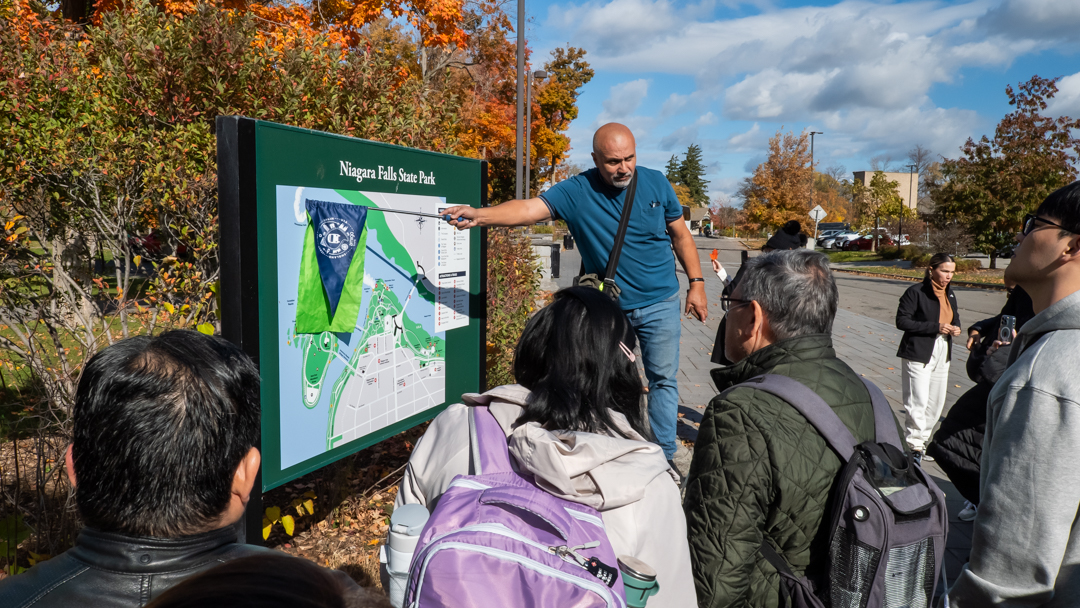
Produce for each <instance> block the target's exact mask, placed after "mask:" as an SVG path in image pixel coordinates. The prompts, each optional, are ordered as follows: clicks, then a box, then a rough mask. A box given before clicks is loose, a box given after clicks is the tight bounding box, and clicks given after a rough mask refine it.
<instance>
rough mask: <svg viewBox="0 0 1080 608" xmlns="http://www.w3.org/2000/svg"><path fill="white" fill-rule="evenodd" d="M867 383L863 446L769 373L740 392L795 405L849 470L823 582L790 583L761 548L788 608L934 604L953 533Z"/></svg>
mask: <svg viewBox="0 0 1080 608" xmlns="http://www.w3.org/2000/svg"><path fill="white" fill-rule="evenodd" d="M863 383H864V384H866V388H867V390H869V391H870V399H871V403H872V404H873V408H874V427H875V434H876V437H875V441H868V442H866V443H861V444H857V443H856V441H855V437H854V436H852V434H851V431H850V430H849V429H848V428H847V426H846V425H845V424H844V423H843V421H841V420H840V418H839V417H837V415H836V413H835V412H833V410H832V408H831V407H829V405H828V404H827V403H825V401H824V400H823V399H822V398H821V397H820V396H818V394H817V393H815V392H814V391H813V390H811V389H810V388H808V387H807V386H806V385H804V384H802V383H801V382H798V381H797V380H793V379H791V378H788V377H787V376H777V375H771V374H769V375H764V376H758V377H756V378H753V379H751V380H749V381H747V382H744V383H742V384H740V385H738V386H742V387H748V386H749V387H753V388H754V389H756V390H762V391H766V392H769V393H772V394H773V395H776V396H777V397H780V398H781V399H783V400H784V401H786V402H788V403H789V404H791V406H792V407H794V408H795V409H796V410H798V411H799V413H801V414H802V415H803V416H804V417H805V418H806V419H807V421H809V422H810V424H811V425H813V426H814V428H815V429H817V431H818V433H819V434H820V435H821V437H822V438H823V439H825V442H826V443H828V444H829V447H831V448H832V449H833V450H834V451H835V452H836V453H837V455H839V456H840V460H841V461H842V462H844V463H846V464H845V465H844V467H843V468H842V469H840V474H839V476H838V477H837V478H836V483H835V485H834V486H833V490H832V496H831V498H830V501H829V502H828V503H827V504H828V505H831V506H830V510H829V512H827V513H826V517H827V518H828V519H825V520H823V523H824V524H826V525H828V526H829V528H828V529H829V539H830V543H829V558H828V559H829V561H828V568H827V580H821V581H813V582H812V581H810V580H808V579H807V578H806V577H800V576H796V575H795V574H794V573H793V572H792V571H791V568H790V566H788V564H787V562H786V561H784V559H783V557H781V556H780V555H779V553H778V552H777V551H776V549H775V548H774V547H773V546H772V544H770V542H769V540H768V539H765V540H763V541H762V543H761V548H760V551H761V554H762V556H763V557H764V558H765V559H766V560H767V561H768V562H769V563H770V564H772V566H773V567H774V568H776V571H777V572H778V573H779V574H780V577H781V580H782V582H781V596H782V599H785V600H786V605H788V606H793V607H795V608H824V607H825V606H830V607H831V608H866V607H867V606H872V607H874V608H877V607H879V606H880V607H883V608H929V606H931V603H932V601H933V598H934V590H935V586H936V583H937V578H938V575H939V573H940V571H941V563H942V559H943V558H944V556H945V537H946V536H947V534H948V527H949V521H948V512H947V511H946V509H945V494H943V493H942V491H941V490H940V489H939V488H938V487H937V484H935V483H934V481H933V480H932V479H931V478H930V476H929V475H927V474H926V473H925V472H924V471H923V470H922V468H920V467H919V465H918V464H916V463H915V461H914V460H913V459H912V456H911V454H909V453H906V452H905V451H904V449H903V443H901V441H900V435H899V433H897V429H896V420H895V418H894V417H893V413H892V410H891V409H890V408H889V404H888V402H887V401H886V399H885V395H883V394H882V393H881V390H880V389H878V387H876V386H874V384H873V383H871V382H869V381H867V380H863ZM734 388H735V387H732V389H734ZM732 389H728V390H732ZM725 392H726V391H725ZM815 583H817V584H815Z"/></svg>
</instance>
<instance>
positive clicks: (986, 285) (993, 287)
mask: <svg viewBox="0 0 1080 608" xmlns="http://www.w3.org/2000/svg"><path fill="white" fill-rule="evenodd" d="M829 269H830V270H832V271H833V272H848V273H851V274H860V275H862V276H864V277H878V278H881V279H895V280H897V281H910V282H912V283H919V282H921V281H922V279H920V278H917V277H906V276H903V275H899V274H882V273H880V272H865V271H862V270H852V269H850V268H837V267H836V266H830V267H829ZM949 284H950V285H959V286H961V287H974V288H977V289H989V290H993V291H1008V288H1006V287H1005V286H1004V285H992V284H989V283H973V282H971V281H950V282H949Z"/></svg>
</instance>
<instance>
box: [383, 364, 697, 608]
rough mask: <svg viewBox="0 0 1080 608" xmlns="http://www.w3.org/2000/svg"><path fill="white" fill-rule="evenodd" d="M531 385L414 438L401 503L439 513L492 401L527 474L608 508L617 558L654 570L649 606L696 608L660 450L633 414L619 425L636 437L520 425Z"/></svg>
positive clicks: (460, 412) (473, 397) (681, 521)
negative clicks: (635, 424) (479, 414)
mask: <svg viewBox="0 0 1080 608" xmlns="http://www.w3.org/2000/svg"><path fill="white" fill-rule="evenodd" d="M528 396H529V391H528V390H527V389H525V388H524V387H522V386H519V385H510V386H500V387H497V388H494V389H492V390H490V391H488V392H486V393H484V394H483V395H477V394H469V395H464V396H463V397H462V400H463V401H464V402H465V403H457V404H454V405H451V406H450V407H448V408H447V409H446V411H444V412H443V413H441V414H439V415H438V416H437V417H436V418H435V420H434V421H432V423H431V426H429V427H428V430H427V432H425V433H424V436H423V437H421V438H420V440H419V441H418V442H417V443H416V447H415V448H414V449H413V453H412V456H411V457H410V458H409V464H408V466H407V467H406V468H405V477H404V479H402V480H401V486H400V487H399V491H398V496H397V504H396V505H395V506H400V505H402V504H408V503H419V504H422V505H425V506H427V507H428V508H429V509H433V508H434V505H435V503H436V502H437V501H438V499H439V497H440V496H442V494H443V492H445V491H446V488H447V487H449V486H450V482H451V481H452V480H453V479H454V477H455V476H457V475H468V474H469V412H468V407H469V405H487V406H488V407H489V409H490V410H491V413H492V414H493V415H494V416H495V419H496V420H498V421H499V424H500V425H501V426H502V427H503V430H504V431H506V434H507V437H508V440H509V446H510V454H511V456H513V458H514V461H515V462H516V463H517V465H518V466H519V467H520V471H521V472H522V473H526V474H529V475H533V476H534V478H535V481H536V482H537V484H538V485H540V486H541V487H542V488H544V489H545V490H547V491H548V492H551V493H552V494H554V495H556V496H559V497H561V498H564V499H566V500H569V501H573V502H576V503H580V504H586V505H589V506H591V507H593V508H595V509H596V510H598V511H600V514H601V516H602V517H603V519H604V525H605V527H606V528H607V532H608V538H609V539H610V540H611V546H612V547H613V548H614V549H615V554H616V555H632V556H634V557H636V558H638V559H640V560H642V561H644V562H645V563H647V564H649V565H650V566H652V567H653V568H655V569H656V573H657V579H658V580H659V582H660V592H659V593H658V594H657V595H655V596H654V597H652V598H651V599H650V600H649V608H667V607H673V608H674V607H679V608H682V607H687V608H692V607H693V606H697V596H696V594H695V592H694V579H693V574H692V572H691V569H690V549H689V546H688V545H687V541H686V518H685V516H684V515H683V510H682V504H681V500H680V498H679V488H678V486H677V485H676V484H675V479H676V473H675V472H674V471H672V470H671V469H670V468H669V467H668V464H667V461H666V460H665V459H664V454H663V452H662V451H661V450H660V447H659V446H657V445H656V444H654V443H650V442H647V441H645V440H644V438H642V437H641V436H640V435H637V434H636V433H635V432H634V431H633V430H632V429H630V426H629V424H627V422H626V418H625V417H623V416H622V415H621V414H618V413H613V415H614V417H615V420H616V424H618V425H619V428H620V429H621V430H623V431H624V432H626V433H627V434H628V435H630V436H634V437H636V438H637V439H636V440H632V439H623V438H622V437H611V436H608V435H599V434H596V433H579V432H570V431H556V432H551V431H547V430H544V429H543V428H542V427H541V426H540V425H539V424H537V423H535V422H530V423H528V424H524V425H516V424H515V423H516V422H517V419H518V417H519V416H520V415H521V411H522V406H523V405H524V404H525V399H526V398H527V397H528Z"/></svg>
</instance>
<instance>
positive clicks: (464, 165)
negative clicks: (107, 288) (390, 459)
mask: <svg viewBox="0 0 1080 608" xmlns="http://www.w3.org/2000/svg"><path fill="white" fill-rule="evenodd" d="M217 138H218V190H219V197H220V198H219V200H220V203H219V214H220V222H221V247H220V252H221V299H222V300H221V309H222V333H223V334H224V335H225V337H226V338H228V339H230V340H232V341H234V342H236V343H237V344H239V345H240V346H241V347H242V348H243V349H244V350H245V352H247V353H248V354H249V355H251V356H252V357H253V358H254V359H255V360H256V361H257V362H258V364H259V370H260V374H261V377H262V394H261V403H262V445H261V446H260V448H261V451H262V463H263V464H262V472H261V482H260V483H261V487H262V490H263V491H266V490H269V489H271V488H274V487H276V486H279V485H281V484H283V483H285V482H287V481H290V480H292V479H295V478H296V477H299V476H301V475H303V474H305V473H308V472H310V471H313V470H315V469H317V468H319V467H322V466H325V465H327V464H329V463H331V462H333V461H335V460H337V459H339V458H342V457H344V456H347V455H349V454H352V453H353V452H356V451H357V450H360V449H362V448H365V447H367V446H369V445H372V444H374V443H376V442H378V441H381V440H383V439H385V438H387V437H390V436H392V435H394V434H396V433H399V432H401V431H403V430H405V429H408V428H410V427H412V426H414V425H416V424H419V423H421V422H424V421H426V420H429V419H431V418H432V417H434V416H435V415H436V414H437V413H439V412H440V411H442V409H443V408H444V407H445V406H446V404H447V403H448V402H451V403H452V402H454V401H456V400H458V399H459V398H460V396H461V395H462V394H463V393H468V392H476V391H479V390H482V389H483V386H484V382H485V378H484V370H485V365H484V358H485V352H486V349H485V348H484V344H485V335H484V328H485V323H486V309H485V302H486V297H485V296H486V294H485V293H484V288H485V284H486V280H485V268H486V260H485V258H486V247H485V243H486V239H485V235H484V234H483V231H477V230H473V231H457V230H454V229H453V228H452V227H450V226H449V225H448V224H446V222H444V221H442V220H441V219H439V216H440V215H441V213H442V211H443V210H444V209H445V208H447V207H449V206H452V205H462V204H465V205H472V206H481V205H483V204H484V203H485V198H486V191H487V184H486V174H487V166H486V163H483V162H481V161H478V160H474V159H467V158H460V157H456V156H449V155H445V154H437V153H433V152H426V151H422V150H414V149H409V148H403V147H399V146H391V145H387V144H381V143H377V142H371V141H365V140H359V139H354V138H349V137H343V136H338V135H332V134H329V133H322V132H317V131H310V130H305V129H298V128H294V127H288V126H285V125H279V124H274V123H269V122H264V121H258V120H253V119H249V118H242V117H234V116H229V117H219V118H218V120H217Z"/></svg>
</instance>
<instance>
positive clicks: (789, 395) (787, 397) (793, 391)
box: [724, 374, 859, 462]
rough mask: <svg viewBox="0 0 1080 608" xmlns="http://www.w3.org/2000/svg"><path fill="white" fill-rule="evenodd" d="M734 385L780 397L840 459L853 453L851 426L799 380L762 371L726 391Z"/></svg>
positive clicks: (854, 442) (848, 457) (853, 443)
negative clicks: (760, 373)
mask: <svg viewBox="0 0 1080 608" xmlns="http://www.w3.org/2000/svg"><path fill="white" fill-rule="evenodd" d="M738 386H745V387H748V388H754V389H757V390H760V391H765V392H767V393H771V394H773V395H776V396H777V397H779V398H781V399H783V400H784V401H786V402H787V403H788V405H790V406H791V407H793V408H795V409H796V410H797V411H798V412H799V413H800V414H802V415H803V416H804V417H805V418H806V420H807V421H809V422H810V424H811V425H813V427H814V428H815V429H817V432H818V433H820V434H821V437H822V438H823V439H824V440H825V442H826V443H828V444H829V447H831V448H832V449H833V450H835V451H836V453H837V454H838V455H839V456H840V458H841V459H842V460H843V461H844V462H848V461H849V460H851V457H852V456H854V455H855V446H857V445H859V442H858V441H855V436H854V435H852V434H851V430H850V429H848V427H847V425H846V424H844V421H843V420H840V417H839V416H837V415H836V412H834V411H833V410H832V408H831V407H829V404H828V403H825V400H824V399H822V398H821V396H820V395H818V394H817V393H816V392H814V391H813V390H811V389H810V387H808V386H806V385H805V384H803V383H802V382H799V381H798V380H795V379H794V378H789V377H787V376H780V375H777V374H764V375H761V376H757V377H754V378H751V379H749V380H747V381H746V382H743V383H742V384H737V385H736V386H733V387H732V388H730V389H728V391H730V390H732V389H734V388H736V387H738ZM724 392H725V393H726V392H727V391H724Z"/></svg>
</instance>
